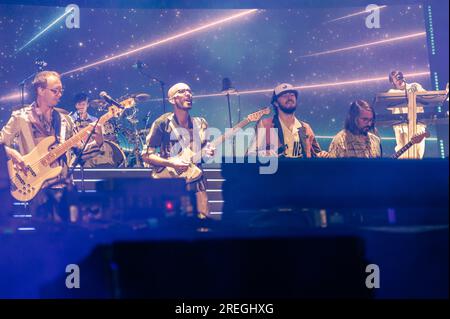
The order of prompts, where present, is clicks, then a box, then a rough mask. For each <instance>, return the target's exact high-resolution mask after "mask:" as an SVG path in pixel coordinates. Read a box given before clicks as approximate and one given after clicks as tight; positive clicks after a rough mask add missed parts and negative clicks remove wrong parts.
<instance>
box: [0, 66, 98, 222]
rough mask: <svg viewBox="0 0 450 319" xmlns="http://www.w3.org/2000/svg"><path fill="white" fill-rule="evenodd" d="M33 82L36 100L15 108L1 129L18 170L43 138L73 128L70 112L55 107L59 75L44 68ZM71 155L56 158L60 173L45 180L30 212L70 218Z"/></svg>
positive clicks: (62, 137) (0, 140) (63, 135)
mask: <svg viewBox="0 0 450 319" xmlns="http://www.w3.org/2000/svg"><path fill="white" fill-rule="evenodd" d="M32 84H33V88H34V93H35V101H34V102H33V103H32V104H31V105H28V106H24V107H22V108H21V109H19V110H17V111H14V112H13V113H12V115H11V118H10V119H9V120H8V123H7V124H6V125H5V126H4V127H3V128H2V130H1V131H0V144H4V145H5V146H6V152H7V154H8V157H9V158H10V159H11V160H12V161H13V163H14V165H15V166H16V167H17V168H18V169H21V170H25V162H24V160H23V157H22V156H23V155H26V154H28V153H29V152H30V151H31V150H33V148H34V147H35V146H36V145H37V144H38V143H39V142H40V141H42V140H43V139H44V138H46V137H48V136H55V137H56V139H57V143H63V142H64V141H66V140H67V139H68V138H70V137H71V136H72V135H73V134H74V132H75V128H74V125H73V122H72V120H71V118H70V116H68V115H66V114H63V113H60V112H58V111H57V110H55V106H56V105H57V104H58V102H59V100H60V98H61V96H62V94H63V87H62V83H61V78H60V75H59V74H58V73H57V72H53V71H43V72H40V73H38V74H37V75H36V76H35V78H34V80H33V82H32ZM98 130H100V127H98ZM97 133H99V131H97ZM95 143H96V142H95V141H93V143H91V144H90V145H88V146H87V147H86V150H87V151H89V150H90V148H91V147H94V146H95ZM12 145H17V149H14V148H12ZM70 156H71V154H66V156H62V157H60V158H59V159H58V160H57V161H56V163H55V164H56V165H60V166H62V168H63V169H62V173H61V174H60V175H59V176H57V177H55V178H53V179H51V180H48V181H47V182H45V183H44V185H43V187H42V190H41V191H40V192H39V193H38V194H37V195H36V197H35V198H34V199H33V200H32V201H31V202H30V207H31V211H32V212H34V213H37V214H38V215H41V214H42V215H44V216H45V217H49V218H52V219H54V220H56V221H60V220H68V219H69V204H68V201H67V196H68V193H67V189H68V188H69V189H70V188H71V187H72V186H73V184H72V181H71V179H70V177H69V176H68V166H67V160H68V158H67V157H70Z"/></svg>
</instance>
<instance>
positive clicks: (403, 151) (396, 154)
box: [392, 141, 414, 159]
mask: <svg viewBox="0 0 450 319" xmlns="http://www.w3.org/2000/svg"><path fill="white" fill-rule="evenodd" d="M413 145H414V143H413V142H411V141H410V142H408V143H407V144H406V145H405V146H403V147H402V148H401V149H399V150H398V152H396V153H395V154H394V155H392V158H393V159H397V158H399V157H400V156H402V155H403V153H405V152H406V151H407V150H408V149H409V148H410V147H411V146H413Z"/></svg>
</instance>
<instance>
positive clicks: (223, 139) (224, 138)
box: [211, 119, 250, 147]
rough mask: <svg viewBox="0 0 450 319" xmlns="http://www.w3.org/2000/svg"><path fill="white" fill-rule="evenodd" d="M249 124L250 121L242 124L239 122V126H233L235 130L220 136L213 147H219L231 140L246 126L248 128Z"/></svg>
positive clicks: (246, 120)
mask: <svg viewBox="0 0 450 319" xmlns="http://www.w3.org/2000/svg"><path fill="white" fill-rule="evenodd" d="M248 123H250V121H249V120H248V119H245V120H243V121H241V122H239V123H238V124H236V125H235V126H233V128H232V129H231V130H228V131H226V132H225V134H222V135H220V136H219V137H218V138H216V139H214V140H213V141H212V142H211V145H212V146H214V147H217V146H219V145H220V144H222V143H223V142H224V141H225V140H227V139H229V138H230V137H232V136H233V135H235V134H236V131H238V130H240V129H242V128H243V127H244V126H246V125H247V124H248Z"/></svg>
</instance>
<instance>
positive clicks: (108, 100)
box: [99, 91, 124, 109]
mask: <svg viewBox="0 0 450 319" xmlns="http://www.w3.org/2000/svg"><path fill="white" fill-rule="evenodd" d="M99 95H100V97H101V98H103V99H104V100H105V101H106V102H108V103H109V104H112V105H115V106H117V107H118V108H120V109H123V108H124V107H123V106H122V105H121V104H120V103H119V102H117V101H116V100H114V99H113V98H112V97H110V96H109V95H108V93H106V92H105V91H101V92H100V94H99Z"/></svg>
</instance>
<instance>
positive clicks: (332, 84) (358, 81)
mask: <svg viewBox="0 0 450 319" xmlns="http://www.w3.org/2000/svg"><path fill="white" fill-rule="evenodd" d="M429 75H430V71H421V72H414V73H407V74H404V76H405V78H417V77H423V76H429ZM379 81H387V76H386V75H383V76H378V77H372V78H360V79H352V80H346V81H337V82H328V83H316V84H307V85H297V86H294V89H297V90H308V89H320V88H329V87H335V86H344V85H352V84H353V85H360V84H366V83H371V82H379ZM272 92H273V88H270V89H256V90H245V91H236V92H232V93H230V95H248V94H259V93H272ZM226 95H227V94H226V93H212V94H199V95H194V96H193V97H194V98H196V99H198V98H207V97H216V96H226ZM151 101H153V102H156V101H161V99H152V100H151Z"/></svg>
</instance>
